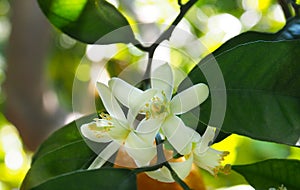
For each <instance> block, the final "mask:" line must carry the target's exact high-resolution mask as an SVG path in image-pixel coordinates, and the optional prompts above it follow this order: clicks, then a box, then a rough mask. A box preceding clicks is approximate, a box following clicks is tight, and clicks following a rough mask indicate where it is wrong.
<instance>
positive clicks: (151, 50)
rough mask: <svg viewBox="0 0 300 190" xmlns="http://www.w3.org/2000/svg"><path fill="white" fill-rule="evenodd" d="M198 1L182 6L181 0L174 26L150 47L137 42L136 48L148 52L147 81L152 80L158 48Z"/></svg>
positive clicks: (191, 1)
mask: <svg viewBox="0 0 300 190" xmlns="http://www.w3.org/2000/svg"><path fill="white" fill-rule="evenodd" d="M197 1H198V0H190V1H189V2H187V3H186V4H182V2H181V0H178V4H179V5H180V12H179V14H178V16H177V17H176V18H175V20H174V21H173V22H172V24H171V25H170V26H169V28H168V29H167V30H165V31H164V32H163V33H162V34H161V35H160V36H159V37H158V39H157V40H156V41H155V42H154V43H153V44H152V45H151V46H149V47H145V46H143V45H142V44H141V43H140V42H139V41H138V40H135V43H134V46H135V47H137V48H138V49H140V50H142V51H145V52H148V53H149V54H148V64H147V69H146V72H145V75H144V78H145V79H149V78H150V71H151V66H152V58H153V55H154V52H155V50H156V48H157V47H158V46H159V44H160V43H161V42H163V41H164V40H169V39H170V37H171V35H172V33H173V31H174V29H175V27H176V26H177V25H178V23H179V22H180V21H181V20H182V19H183V17H184V15H185V14H186V13H187V12H188V11H189V9H190V8H191V7H192V6H193V5H194V4H195V3H196V2H197Z"/></svg>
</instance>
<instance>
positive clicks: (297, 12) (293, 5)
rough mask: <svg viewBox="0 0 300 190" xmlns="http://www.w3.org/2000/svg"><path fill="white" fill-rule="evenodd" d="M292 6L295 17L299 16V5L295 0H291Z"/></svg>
mask: <svg viewBox="0 0 300 190" xmlns="http://www.w3.org/2000/svg"><path fill="white" fill-rule="evenodd" d="M292 7H293V9H294V11H295V15H296V16H297V17H299V16H300V12H299V7H300V6H299V5H298V4H297V3H296V1H295V0H293V1H292Z"/></svg>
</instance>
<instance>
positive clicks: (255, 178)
mask: <svg viewBox="0 0 300 190" xmlns="http://www.w3.org/2000/svg"><path fill="white" fill-rule="evenodd" d="M232 169H233V170H235V171H237V172H239V173H240V174H242V175H243V176H244V177H245V178H246V180H247V181H248V182H249V184H250V185H252V186H253V187H254V188H255V189H256V190H266V189H269V188H275V189H278V187H281V186H282V185H283V186H285V187H286V188H287V189H288V190H297V189H299V187H300V172H299V171H300V161H299V160H284V159H272V160H265V161H262V162H257V163H254V164H249V165H235V166H232Z"/></svg>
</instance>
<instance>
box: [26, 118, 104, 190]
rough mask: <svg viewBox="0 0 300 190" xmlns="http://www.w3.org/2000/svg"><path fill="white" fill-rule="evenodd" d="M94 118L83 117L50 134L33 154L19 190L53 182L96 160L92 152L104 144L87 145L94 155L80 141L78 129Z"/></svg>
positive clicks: (84, 167) (83, 141)
mask: <svg viewBox="0 0 300 190" xmlns="http://www.w3.org/2000/svg"><path fill="white" fill-rule="evenodd" d="M95 117H97V116H96V115H90V116H87V117H83V118H81V119H79V120H77V121H74V122H72V123H70V124H69V125H67V126H65V127H63V128H61V129H59V130H58V131H56V132H55V133H53V134H52V135H51V136H50V137H49V138H48V139H47V140H46V141H45V142H44V143H43V144H42V145H41V146H40V148H39V150H38V151H37V153H36V154H35V156H34V159H33V162H32V165H31V168H30V170H29V171H28V173H27V175H26V177H25V180H24V181H23V184H22V189H23V190H29V189H32V188H33V187H36V186H39V185H40V184H42V183H46V182H48V181H49V180H52V179H54V178H59V177H61V176H64V175H68V173H72V172H73V173H74V172H76V171H78V172H79V171H81V170H83V169H86V168H87V167H88V166H89V165H90V164H91V163H92V161H93V160H94V159H95V158H96V156H97V154H96V153H95V152H94V151H96V152H98V151H100V150H101V149H103V148H104V147H105V144H99V143H94V144H92V142H89V143H90V144H89V145H91V146H93V150H94V151H93V150H92V149H91V148H90V147H89V146H88V145H87V144H86V142H85V140H84V139H83V138H82V137H81V135H80V133H79V130H78V128H77V125H78V126H80V125H81V124H83V123H87V122H91V121H92V119H93V118H95ZM94 145H95V146H94Z"/></svg>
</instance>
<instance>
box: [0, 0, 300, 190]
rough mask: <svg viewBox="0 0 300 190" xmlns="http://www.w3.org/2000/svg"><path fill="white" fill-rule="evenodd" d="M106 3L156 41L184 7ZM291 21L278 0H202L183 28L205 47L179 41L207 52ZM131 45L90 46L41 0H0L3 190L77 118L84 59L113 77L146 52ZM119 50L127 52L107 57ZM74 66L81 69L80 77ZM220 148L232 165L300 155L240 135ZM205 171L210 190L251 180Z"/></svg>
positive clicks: (171, 2) (135, 0)
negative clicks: (57, 23) (59, 25)
mask: <svg viewBox="0 0 300 190" xmlns="http://www.w3.org/2000/svg"><path fill="white" fill-rule="evenodd" d="M108 1H109V2H111V3H112V4H113V5H115V6H116V7H117V8H118V9H119V10H120V11H122V13H123V14H125V15H126V17H127V19H128V20H129V22H130V24H132V25H134V24H136V23H144V24H145V25H144V27H142V28H138V29H137V28H135V29H134V30H135V31H136V32H138V33H139V35H140V36H139V38H140V39H142V40H153V38H155V36H157V35H158V34H159V33H161V32H162V31H163V30H164V29H165V28H166V26H168V25H169V24H170V23H171V22H172V21H173V19H174V18H175V17H176V16H177V14H178V12H179V7H178V5H177V0H165V1H161V0H108ZM183 2H184V1H183ZM285 22H286V21H285V17H284V13H283V11H282V7H281V6H280V5H279V4H278V2H277V1H276V0H226V1H222V0H199V1H198V3H197V6H194V7H193V8H192V9H191V10H190V11H189V12H188V14H187V15H186V17H185V18H184V19H183V20H182V21H181V22H180V24H179V26H178V27H180V28H181V29H183V30H185V31H187V32H190V33H191V34H193V35H194V36H196V37H197V38H198V39H199V40H200V41H201V43H202V44H204V46H205V47H206V48H205V49H201V48H200V47H195V46H194V45H193V44H192V41H191V39H188V38H186V39H181V43H179V44H177V47H178V48H181V49H182V50H184V51H186V52H189V53H190V54H192V55H194V56H196V57H203V56H205V55H206V54H208V53H209V52H212V51H213V50H215V49H216V48H218V47H219V46H220V45H221V44H223V43H224V42H226V41H227V40H228V39H230V38H232V37H234V36H236V35H238V34H240V33H242V32H245V31H248V30H254V31H261V32H276V31H278V30H279V29H281V28H282V27H283V26H284V24H285ZM91 48H93V49H97V53H93V52H92V51H90V50H91ZM126 48H127V46H126V45H122V44H113V45H109V46H92V45H88V46H86V45H84V44H82V43H80V42H77V41H75V40H73V39H71V38H70V37H68V36H66V35H65V34H62V33H61V32H59V31H58V30H56V29H55V28H54V27H52V26H51V25H50V24H49V22H48V21H47V20H46V18H45V17H44V15H43V14H42V13H41V11H40V9H39V7H38V5H37V1H36V0H26V1H20V0H19V1H17V0H0V84H1V88H0V111H1V112H0V190H10V189H18V187H19V186H20V183H21V182H22V180H23V178H24V176H25V174H26V172H27V170H28V169H29V167H30V160H31V156H32V154H33V153H34V151H35V150H36V149H37V147H38V146H39V144H40V143H41V142H42V141H43V140H44V139H45V138H46V137H47V136H48V135H49V134H50V133H51V132H53V131H54V130H55V129H58V128H59V127H61V126H63V125H64V124H66V123H68V122H70V121H71V120H72V119H73V114H72V85H73V80H74V77H76V79H77V80H81V81H88V80H90V78H91V77H92V73H93V69H95V68H93V67H89V66H87V65H85V64H81V65H80V67H81V68H77V67H78V65H79V64H80V62H81V60H82V57H83V56H86V57H87V58H88V60H89V61H91V62H95V63H107V62H108V64H106V66H105V67H106V69H107V75H108V76H115V75H118V73H119V72H120V71H121V70H122V69H123V68H125V67H126V66H128V65H129V64H131V63H133V62H136V61H138V60H139V59H143V58H144V56H145V55H144V54H142V53H141V52H138V51H132V50H131V49H129V48H128V49H126ZM120 49H122V52H123V53H122V54H118V55H117V56H115V57H114V58H113V59H110V60H107V59H108V57H110V56H109V55H113V54H114V53H116V52H117V51H118V50H120ZM157 52H159V53H158V55H156V56H163V57H164V58H166V57H167V58H168V59H169V60H170V62H171V63H172V64H174V65H176V66H178V67H180V68H182V69H183V70H185V71H186V72H188V71H189V69H191V68H188V67H186V66H185V60H183V59H182V58H180V55H179V54H178V53H177V52H176V51H172V50H170V51H163V50H161V51H160V50H159V49H158V50H157ZM76 69H80V70H81V72H80V74H78V75H76ZM287 138H288V137H287ZM214 146H215V147H216V148H217V149H220V150H229V151H230V155H229V156H228V157H227V159H226V163H231V164H233V163H235V164H246V163H251V162H255V161H260V160H264V159H266V158H296V159H300V151H299V150H297V149H296V148H291V147H288V146H285V145H278V144H275V143H267V142H262V141H256V140H251V139H249V138H245V137H242V136H238V135H231V136H230V137H228V138H227V139H225V140H224V141H222V142H221V143H217V144H215V145H214ZM202 174H203V176H204V178H205V182H206V183H207V185H208V186H209V187H210V188H212V189H214V188H220V187H226V186H232V185H238V184H243V183H246V181H245V180H244V179H243V177H241V176H240V175H239V174H237V173H234V172H233V173H232V174H231V175H228V176H225V175H219V176H218V178H215V177H212V176H210V175H208V174H207V173H206V172H204V171H202Z"/></svg>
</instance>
